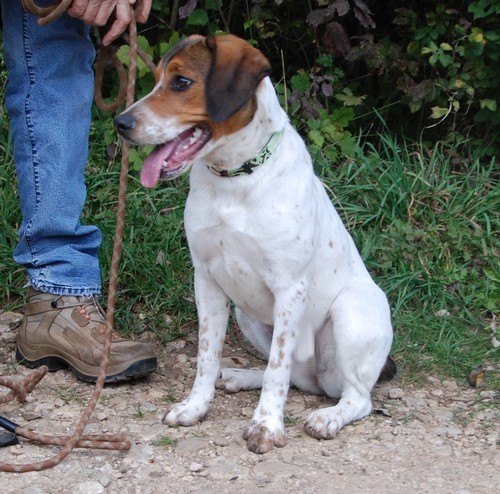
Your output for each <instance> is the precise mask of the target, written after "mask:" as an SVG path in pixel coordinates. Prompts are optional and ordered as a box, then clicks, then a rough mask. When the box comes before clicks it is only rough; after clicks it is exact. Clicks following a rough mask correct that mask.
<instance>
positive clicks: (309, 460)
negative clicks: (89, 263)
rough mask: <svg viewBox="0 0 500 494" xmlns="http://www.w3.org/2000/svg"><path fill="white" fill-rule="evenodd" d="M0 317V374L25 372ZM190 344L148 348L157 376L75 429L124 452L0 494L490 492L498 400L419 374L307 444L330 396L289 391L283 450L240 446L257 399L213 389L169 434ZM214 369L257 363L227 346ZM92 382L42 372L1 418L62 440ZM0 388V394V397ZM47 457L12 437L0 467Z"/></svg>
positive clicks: (21, 481) (81, 456)
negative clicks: (122, 438)
mask: <svg viewBox="0 0 500 494" xmlns="http://www.w3.org/2000/svg"><path fill="white" fill-rule="evenodd" d="M17 319H18V316H16V315H15V314H12V313H3V314H2V313H0V375H5V376H7V375H8V376H12V377H14V378H16V379H21V378H22V377H24V376H26V375H27V374H29V372H30V370H29V369H26V368H24V367H22V366H18V365H15V363H14V341H15V335H16V331H15V328H14V329H13V326H15V324H14V323H15V321H16V320H17ZM195 353H196V345H195V342H194V341H193V340H191V339H189V338H187V339H184V340H177V341H175V342H172V343H170V344H168V345H166V346H164V347H161V348H160V347H158V356H159V364H160V367H159V370H158V372H157V373H155V374H154V375H152V376H149V377H148V378H147V379H144V380H141V381H140V382H134V383H126V384H122V385H116V386H108V387H106V388H105V389H104V391H103V393H102V395H101V399H100V401H99V404H98V406H97V410H96V412H95V413H94V415H93V417H92V419H91V422H90V424H89V425H88V427H87V429H86V432H87V433H89V434H99V433H108V434H109V433H118V432H124V433H125V434H126V435H127V437H128V438H129V439H130V440H131V441H132V443H133V445H132V448H131V449H130V451H128V452H116V451H102V450H84V449H77V450H74V451H73V452H72V453H71V454H70V456H69V457H68V458H66V460H64V461H63V462H62V463H61V464H59V465H58V466H56V467H55V468H53V469H51V470H47V471H42V472H32V473H23V474H14V473H3V472H2V473H0V479H1V480H2V487H1V488H0V489H1V492H3V493H22V494H45V493H46V494H53V493H72V494H80V493H82V494H83V493H86V494H96V493H120V494H128V493H130V494H132V493H141V494H147V493H158V492H169V493H176V494H177V493H200V494H201V493H203V494H212V493H214V494H225V493H231V494H233V493H238V492H249V493H250V492H251V493H262V494H265V493H273V494H280V493H301V494H307V493H311V494H312V493H330V492H349V493H381V492H382V493H388V494H391V493H409V492H418V493H460V494H468V493H471V494H472V493H474V494H475V493H492V492H498V490H497V489H498V485H499V480H500V475H499V469H500V457H499V455H498V452H497V444H498V432H499V428H498V410H499V408H498V405H499V402H498V398H499V396H498V393H495V392H494V391H481V389H475V388H471V387H468V386H465V385H463V386H462V385H459V384H457V382H455V381H454V380H451V379H450V380H439V379H437V378H435V377H429V378H428V380H427V382H425V383H419V384H418V385H417V384H409V385H407V384H405V385H403V384H402V383H401V382H399V381H398V378H396V379H395V380H393V381H392V382H390V383H385V384H384V385H381V386H379V387H377V388H376V389H375V390H374V413H372V415H370V416H369V417H366V418H365V419H363V420H361V421H358V422H356V423H354V424H351V425H349V426H347V427H345V428H344V429H342V430H341V431H340V433H339V434H338V435H337V437H336V438H335V439H333V440H331V441H318V440H316V439H313V438H311V437H309V436H308V435H307V434H305V433H304V431H303V426H302V424H303V421H304V419H305V417H307V415H308V414H309V412H310V411H311V410H313V409H315V408H318V407H325V406H328V405H329V404H330V401H331V400H329V399H327V398H325V397H318V396H313V395H308V394H305V393H302V392H299V391H297V390H291V391H290V394H289V399H288V403H287V407H286V416H287V420H286V422H287V433H288V443H287V445H286V446H285V447H284V448H281V449H276V450H274V451H272V452H270V453H267V454H265V455H256V454H254V453H251V452H249V451H248V450H247V449H246V445H245V441H244V440H243V439H242V431H243V427H244V425H245V423H246V421H248V420H249V419H250V417H251V414H252V412H253V408H254V407H255V406H256V404H257V401H258V394H257V393H256V392H240V393H236V394H225V393H224V392H223V391H217V395H216V399H215V403H214V406H213V408H212V409H211V411H210V413H209V415H208V417H207V420H205V421H204V422H203V423H201V424H199V425H197V426H194V427H190V428H168V427H167V426H164V425H162V424H161V418H162V417H163V415H164V413H165V412H166V411H167V410H168V409H169V407H170V406H171V403H172V402H174V401H179V400H181V399H183V398H185V397H186V396H187V394H188V392H189V390H190V387H191V384H192V382H193V379H194V374H195ZM224 357H225V358H224V360H225V362H224V364H225V365H232V366H237V367H243V366H254V365H262V362H259V361H258V360H257V359H256V357H255V356H253V355H251V354H250V353H248V352H247V351H245V350H244V349H242V348H240V347H239V346H238V345H237V344H234V343H230V344H229V343H228V344H227V345H226V348H225V354H224ZM92 389H93V387H92V386H91V385H88V384H85V383H82V382H79V381H76V380H75V379H74V377H73V376H72V375H71V374H70V373H69V372H66V371H59V372H57V373H52V374H48V375H47V376H45V377H44V379H43V380H42V381H41V382H40V384H39V385H38V386H37V387H36V389H35V390H34V391H33V393H32V394H31V395H30V396H29V398H28V401H27V402H26V403H24V404H22V405H21V404H19V403H17V402H11V403H8V404H4V405H2V408H1V413H0V414H1V415H4V416H6V417H8V418H9V419H10V420H13V421H14V422H16V423H19V424H22V425H25V426H27V427H29V428H32V429H34V430H36V431H39V432H44V433H50V434H68V433H71V431H72V430H73V427H74V425H75V423H76V422H77V420H78V419H79V418H80V415H81V413H82V410H83V408H84V406H85V405H86V403H87V400H88V398H89V397H90V395H91V392H92ZM3 391H6V390H4V389H2V392H3ZM55 451H57V450H55V449H53V447H50V446H49V447H47V446H38V445H36V444H34V443H30V442H27V441H25V440H21V443H20V444H18V445H16V446H10V447H4V448H1V449H0V461H2V462H9V463H29V462H32V461H40V460H41V459H44V458H47V457H49V456H51V455H53V454H54V452H55Z"/></svg>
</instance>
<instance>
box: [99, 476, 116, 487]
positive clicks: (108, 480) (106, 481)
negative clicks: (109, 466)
mask: <svg viewBox="0 0 500 494" xmlns="http://www.w3.org/2000/svg"><path fill="white" fill-rule="evenodd" d="M112 482H113V479H112V478H111V477H110V476H109V475H103V476H102V477H101V478H100V479H99V484H101V485H102V486H103V487H109V486H110V485H111V483H112Z"/></svg>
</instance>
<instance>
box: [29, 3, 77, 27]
mask: <svg viewBox="0 0 500 494" xmlns="http://www.w3.org/2000/svg"><path fill="white" fill-rule="evenodd" d="M72 2H73V0H59V1H58V2H56V3H54V4H52V5H49V6H47V7H39V6H38V5H37V4H36V3H35V1H34V0H21V3H22V4H23V8H24V9H25V10H26V11H28V12H29V13H30V14H33V15H36V16H37V17H38V24H39V25H40V26H46V25H47V24H50V23H51V22H52V21H55V20H56V19H58V18H59V17H61V15H63V14H64V12H66V10H67V9H68V7H69V6H70V5H71V3H72Z"/></svg>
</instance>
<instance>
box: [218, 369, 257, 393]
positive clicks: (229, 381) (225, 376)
mask: <svg viewBox="0 0 500 494" xmlns="http://www.w3.org/2000/svg"><path fill="white" fill-rule="evenodd" d="M263 376H264V371H262V370H254V369H232V368H231V369H221V371H220V376H219V379H218V380H217V382H216V383H215V386H216V387H217V388H218V389H223V390H224V391H226V392H227V393H236V392H238V391H241V390H249V389H260V388H262V379H263Z"/></svg>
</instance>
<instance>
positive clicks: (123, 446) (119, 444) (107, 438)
mask: <svg viewBox="0 0 500 494" xmlns="http://www.w3.org/2000/svg"><path fill="white" fill-rule="evenodd" d="M71 1H72V0H62V1H61V2H60V3H58V4H55V5H52V6H49V7H38V6H37V5H36V4H35V3H34V1H33V0H21V2H22V5H23V7H24V8H25V9H26V10H27V11H28V12H30V13H32V14H34V15H36V16H38V17H39V20H38V23H39V24H40V25H42V26H43V25H46V24H48V23H50V22H52V21H53V20H55V19H57V18H58V17H60V16H61V15H62V14H63V13H64V12H65V11H66V9H67V8H68V6H69V5H70V4H71ZM130 8H131V22H130V25H129V42H130V43H129V44H130V62H129V75H128V81H127V88H126V92H125V93H126V94H125V98H126V106H127V107H128V106H130V105H131V104H132V103H133V100H134V90H135V79H136V72H137V52H138V50H137V25H136V21H135V13H134V11H133V8H132V6H131V7H130ZM115 56H116V54H115ZM103 63H104V62H103ZM113 65H115V64H114V63H113ZM115 67H116V65H115ZM101 80H102V77H101ZM119 94H120V92H119ZM120 104H121V102H120V103H118V104H117V105H116V108H118V106H119V105H120ZM116 108H115V109H116ZM112 111H114V110H112ZM129 151H130V145H129V144H128V143H124V144H123V148H122V159H121V172H120V184H119V192H118V205H117V219H116V233H115V239H114V244H113V255H112V260H111V267H110V279H109V289H108V309H107V313H106V333H105V340H104V345H103V353H102V359H101V365H100V369H99V376H98V378H97V381H96V383H95V387H94V390H93V393H92V396H91V398H90V400H89V403H88V404H87V407H86V408H85V410H84V411H83V413H82V416H81V418H80V421H79V422H78V423H77V425H76V427H75V430H74V432H73V434H72V435H70V436H51V435H44V434H39V433H36V432H33V431H30V430H28V429H25V428H23V427H20V426H18V425H17V424H15V423H14V422H10V421H8V420H7V419H3V420H2V422H1V424H0V425H1V426H2V427H4V428H5V429H7V430H8V431H9V432H14V433H15V434H16V435H19V436H22V437H25V438H27V439H30V440H33V441H37V442H40V443H43V444H49V445H57V446H63V447H62V449H61V450H60V451H59V453H58V454H56V455H54V456H52V457H50V458H48V459H46V460H43V461H40V462H36V463H27V464H21V465H19V464H11V463H3V462H0V471H4V472H17V473H22V472H32V471H40V470H45V469H48V468H52V467H54V466H55V465H57V464H59V463H60V462H61V461H62V460H64V459H65V458H66V456H68V455H69V453H70V452H71V451H72V450H73V449H74V448H75V447H78V448H99V449H112V450H128V449H130V447H131V443H130V441H128V440H127V439H126V438H125V437H123V436H122V435H84V430H85V427H86V426H87V424H88V423H89V420H90V417H91V416H92V413H93V412H94V410H95V407H96V405H97V402H98V400H99V397H100V395H101V392H102V390H103V388H104V382H105V379H106V371H107V367H108V362H109V355H110V350H111V337H112V330H113V322H114V312H115V305H116V287H117V282H118V267H119V262H120V257H121V252H122V245H123V233H124V227H125V202H126V200H125V196H126V189H127V179H128V169H129ZM46 373H47V367H44V366H43V367H40V368H39V369H36V370H35V371H34V372H32V373H31V374H30V375H28V376H27V377H26V378H24V379H23V380H22V381H21V382H20V383H17V382H16V381H14V380H13V379H10V378H6V377H2V376H0V385H3V386H6V387H9V388H11V390H12V391H11V392H10V393H9V394H7V395H5V396H2V397H0V403H5V402H7V401H11V400H12V399H15V398H17V399H18V400H19V401H20V402H23V401H25V399H26V395H27V394H28V393H29V392H31V391H32V390H33V388H34V387H35V386H36V384H37V383H38V382H39V381H40V380H41V379H42V378H43V376H44V375H45V374H46Z"/></svg>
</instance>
